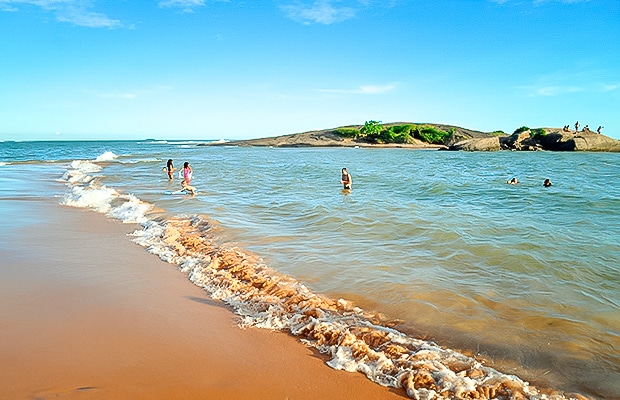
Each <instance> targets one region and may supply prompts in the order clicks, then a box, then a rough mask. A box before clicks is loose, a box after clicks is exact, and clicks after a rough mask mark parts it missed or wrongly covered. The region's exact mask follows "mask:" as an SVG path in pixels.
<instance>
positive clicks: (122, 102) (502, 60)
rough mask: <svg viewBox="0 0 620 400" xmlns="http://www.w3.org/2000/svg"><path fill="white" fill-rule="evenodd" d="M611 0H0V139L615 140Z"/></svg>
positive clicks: (614, 10) (617, 118)
mask: <svg viewBox="0 0 620 400" xmlns="http://www.w3.org/2000/svg"><path fill="white" fill-rule="evenodd" d="M619 21H620V1H619V0H458V1H457V0H383V1H379V0H376V1H375V0H255V1H249V0H248V1H237V0H227V1H225V0H161V1H148V0H141V1H137V0H116V1H114V0H107V1H105V0H0V140H13V139H20V140H39V139H44V140H47V139H50V140H53V139H64V140H74V139H145V138H155V139H221V138H225V139H245V138H256V137H266V136H276V135H282V134H289V133H298V132H304V131H309V130H316V129H324V128H333V127H337V126H343V125H350V124H363V123H364V121H367V120H378V121H382V122H398V121H408V122H419V123H423V122H427V123H445V124H450V125H458V126H462V127H465V128H470V129H476V130H481V131H494V130H503V131H505V132H509V133H512V132H513V131H514V130H515V129H517V128H518V127H520V126H523V125H527V126H530V127H544V126H546V127H562V126H564V125H566V124H570V125H571V127H572V126H573V124H574V123H575V121H576V120H579V121H580V123H581V125H582V126H583V125H586V124H588V125H589V126H590V128H591V129H596V128H597V127H598V126H599V125H602V126H603V127H604V129H603V133H604V134H606V135H609V136H612V137H614V138H619V139H620V22H619Z"/></svg>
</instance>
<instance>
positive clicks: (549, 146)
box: [449, 128, 620, 152]
mask: <svg viewBox="0 0 620 400" xmlns="http://www.w3.org/2000/svg"><path fill="white" fill-rule="evenodd" d="M449 150H456V151H458V150H463V151H497V150H518V151H537V150H548V151H598V152H620V140H616V139H612V138H610V137H608V136H605V135H600V134H598V133H594V132H565V131H562V130H560V129H554V128H541V129H536V130H526V131H521V132H515V133H513V134H512V135H510V136H499V137H487V138H472V139H467V140H463V141H460V142H457V143H454V144H452V145H450V146H449Z"/></svg>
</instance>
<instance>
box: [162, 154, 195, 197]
mask: <svg viewBox="0 0 620 400" xmlns="http://www.w3.org/2000/svg"><path fill="white" fill-rule="evenodd" d="M164 171H166V173H167V174H168V180H172V179H174V171H175V168H174V163H173V161H172V159H169V160H168V162H167V163H166V167H165V168H164ZM192 173H193V170H192V167H190V165H189V162H187V161H185V162H184V163H183V169H182V176H183V180H182V181H181V189H180V190H177V191H176V192H172V193H173V194H180V193H187V194H192V195H193V194H196V188H195V187H193V186H191V185H190V183H191V181H192Z"/></svg>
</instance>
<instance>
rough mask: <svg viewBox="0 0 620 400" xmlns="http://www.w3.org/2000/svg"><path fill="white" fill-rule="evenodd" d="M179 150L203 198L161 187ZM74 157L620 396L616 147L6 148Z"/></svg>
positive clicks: (578, 385)
mask: <svg viewBox="0 0 620 400" xmlns="http://www.w3.org/2000/svg"><path fill="white" fill-rule="evenodd" d="M168 158H172V159H174V162H175V167H177V168H180V167H181V166H182V164H183V162H184V161H189V162H190V164H191V166H192V167H193V169H194V177H193V180H192V185H193V186H195V187H197V188H198V190H199V193H198V195H197V196H195V197H191V196H167V195H165V194H164V192H165V191H167V190H176V189H178V187H179V179H178V178H176V177H175V179H174V180H173V181H172V182H169V181H168V179H167V176H166V174H165V173H164V172H163V171H162V168H163V167H164V166H165V163H166V160H167V159H168ZM74 160H85V161H93V162H95V164H96V165H97V166H99V167H100V169H98V170H93V171H92V172H90V173H91V175H92V177H95V178H96V180H97V181H98V185H103V186H105V187H107V188H113V190H114V191H116V192H118V193H121V194H124V195H129V194H131V195H133V196H135V198H137V199H139V201H140V202H144V203H146V204H149V205H153V206H154V208H152V209H151V211H149V212H147V215H158V216H165V217H172V216H183V217H191V216H193V215H200V216H205V217H207V218H209V219H212V220H214V221H216V223H217V225H218V228H219V230H218V240H219V241H220V242H222V243H232V244H234V245H235V246H237V247H238V248H241V249H243V250H245V251H248V252H252V253H254V254H257V255H258V256H260V257H261V258H262V259H263V260H264V262H265V264H267V265H268V266H270V267H272V268H274V269H275V270H277V271H280V272H282V273H284V274H287V275H290V276H292V277H294V278H295V279H297V280H298V281H300V282H302V283H303V284H305V285H307V286H308V287H309V288H311V289H312V290H313V291H315V292H317V293H321V294H324V295H327V296H329V297H331V298H334V299H337V298H344V299H348V300H351V301H353V302H354V303H355V305H357V306H359V307H361V308H362V309H365V310H369V311H378V312H381V313H383V314H385V315H386V316H387V317H389V318H393V319H400V320H402V323H401V324H400V325H398V326H397V329H399V330H400V331H402V332H405V333H407V334H409V335H411V336H414V337H420V338H426V339H431V340H433V341H435V342H436V343H438V344H440V345H442V346H446V347H450V348H453V349H457V350H460V351H463V352H465V353H467V354H473V355H476V357H478V358H479V359H481V360H484V361H485V362H486V363H487V364H488V365H492V366H493V367H495V368H497V369H499V370H501V371H503V372H506V373H509V374H515V375H518V376H519V377H521V378H523V379H525V380H528V381H530V382H532V383H535V384H537V385H543V386H545V385H549V386H551V387H554V388H556V389H561V390H565V391H575V392H580V393H583V394H586V395H589V396H595V397H600V398H609V399H612V398H620V351H619V349H620V309H619V306H620V245H619V244H618V238H620V187H619V184H620V172H619V169H618V161H619V160H620V155H618V154H605V153H550V152H495V153H466V152H442V151H428V150H411V149H359V148H358V149H356V148H342V149H340V148H304V149H299V148H298V149H278V148H241V147H234V146H224V147H211V146H200V145H198V143H195V142H156V141H145V142H19V143H15V142H4V143H0V172H2V173H3V175H5V176H8V177H9V178H10V177H17V176H19V177H20V178H19V179H29V178H28V177H29V175H31V174H32V175H31V176H37V177H41V176H44V177H46V179H61V178H62V176H63V174H64V173H65V172H66V171H67V170H68V169H70V164H71V163H72V162H73V161H74ZM96 160H98V161H96ZM342 167H347V169H348V170H349V172H350V173H351V175H352V176H353V190H352V191H351V192H350V193H349V192H344V191H342V190H341V185H340V183H339V180H340V169H341V168H342ZM513 176H516V177H517V178H518V179H519V181H520V182H521V183H520V184H519V185H507V184H506V181H507V180H508V179H509V178H511V177H513ZM545 178H549V179H551V181H552V182H553V186H552V187H550V188H543V187H542V182H543V180H544V179H545ZM4 182H9V181H7V180H4ZM16 184H19V182H18V181H16ZM68 191H69V189H68V188H65V187H64V186H63V185H59V192H58V193H50V195H57V196H58V197H59V199H60V198H61V197H62V195H63V193H64V192H68ZM0 193H3V194H4V195H8V193H9V190H8V189H7V188H6V187H5V188H0ZM99 196H100V197H98V198H95V199H90V203H89V204H90V205H89V207H93V204H97V203H98V202H99V201H102V199H101V196H102V195H101V194H100V195H99ZM82 199H83V198H82ZM94 208H96V207H94ZM104 211H105V210H104ZM123 212H124V213H126V214H128V215H131V214H132V213H135V212H136V211H135V210H134V209H132V208H128V209H125V210H124V211H123ZM116 217H118V218H121V219H123V217H122V216H121V217H119V216H118V214H117V215H116ZM128 240H129V239H128Z"/></svg>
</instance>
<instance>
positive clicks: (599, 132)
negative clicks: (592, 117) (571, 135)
mask: <svg viewBox="0 0 620 400" xmlns="http://www.w3.org/2000/svg"><path fill="white" fill-rule="evenodd" d="M602 130H603V127H602V126H600V125H599V127H598V128H596V133H598V134H599V135H600V134H601V131H602Z"/></svg>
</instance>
